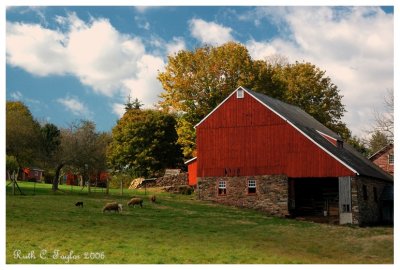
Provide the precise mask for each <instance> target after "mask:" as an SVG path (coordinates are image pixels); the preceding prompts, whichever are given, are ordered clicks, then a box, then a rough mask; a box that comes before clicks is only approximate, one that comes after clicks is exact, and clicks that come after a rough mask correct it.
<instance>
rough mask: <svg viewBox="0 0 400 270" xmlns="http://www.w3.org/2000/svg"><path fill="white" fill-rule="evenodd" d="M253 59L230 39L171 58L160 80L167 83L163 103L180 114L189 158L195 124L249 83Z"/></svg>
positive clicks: (179, 127)
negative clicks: (217, 44)
mask: <svg viewBox="0 0 400 270" xmlns="http://www.w3.org/2000/svg"><path fill="white" fill-rule="evenodd" d="M251 69H252V60H251V57H250V55H249V53H248V51H247V49H246V48H245V47H244V46H243V45H240V44H237V43H233V42H229V43H226V44H224V45H222V46H220V47H210V46H205V47H201V48H198V49H196V50H194V51H193V52H192V51H184V50H182V51H180V52H179V53H177V54H176V55H174V56H169V57H168V64H167V66H166V68H165V71H164V72H162V73H160V74H159V76H158V79H159V80H160V82H161V83H162V85H163V88H164V90H165V91H164V92H163V93H162V94H161V97H162V99H163V101H162V102H161V103H160V106H161V107H162V108H164V109H165V110H172V111H175V112H177V113H178V115H179V116H180V117H178V124H177V132H178V134H179V138H178V143H179V144H181V145H182V146H183V153H184V155H185V157H190V156H192V155H193V151H194V149H195V147H194V146H195V140H196V139H195V132H194V129H193V126H194V125H195V124H196V123H198V122H199V121H200V120H201V119H202V118H203V117H205V116H206V115H207V114H208V113H209V112H210V111H211V110H212V109H214V108H215V107H216V106H217V105H218V104H219V103H220V102H221V101H222V100H224V99H225V98H226V96H227V95H228V94H229V93H230V92H232V90H233V89H235V88H236V87H237V86H238V85H243V86H248V85H249V83H250V82H251V78H252V70H251Z"/></svg>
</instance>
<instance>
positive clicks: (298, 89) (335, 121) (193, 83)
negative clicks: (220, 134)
mask: <svg viewBox="0 0 400 270" xmlns="http://www.w3.org/2000/svg"><path fill="white" fill-rule="evenodd" d="M268 61H271V62H268ZM158 79H159V80H160V82H161V83H162V86H163V88H164V90H165V91H164V92H163V93H162V94H161V98H162V101H161V102H160V103H159V105H160V106H161V107H162V108H163V109H164V110H166V111H175V112H177V113H178V120H177V123H178V124H177V133H178V135H179V138H178V142H179V143H180V144H181V145H182V147H183V153H184V156H185V157H186V158H190V157H192V156H193V153H194V151H195V148H196V137H195V130H194V125H195V124H197V123H198V122H199V121H200V120H201V119H202V118H204V117H205V116H206V115H207V114H208V113H209V112H211V111H212V110H213V109H214V108H215V107H216V106H217V105H218V104H219V103H221V102H222V101H223V100H224V99H225V98H226V97H227V96H228V95H229V94H230V93H231V92H232V90H233V89H236V88H237V87H238V86H244V87H249V88H251V89H252V90H254V91H256V92H260V93H263V94H266V95H268V96H270V97H273V98H277V99H280V100H282V101H284V102H286V103H290V104H293V105H296V106H299V107H300V108H302V109H303V110H305V111H306V112H307V113H309V114H310V115H312V116H313V117H315V118H316V119H317V120H318V121H320V122H321V123H322V124H324V125H326V126H328V127H329V128H331V129H333V130H334V131H336V132H338V133H339V134H340V135H341V136H342V137H343V138H344V139H347V138H350V136H351V133H350V131H349V130H348V129H347V127H346V125H345V124H344V123H343V122H341V120H340V119H341V117H342V116H343V113H344V112H345V109H344V106H343V104H342V103H341V99H342V96H340V95H339V89H338V88H337V86H336V85H334V84H333V83H332V82H331V79H330V78H329V77H327V76H326V75H325V72H324V71H321V70H320V69H319V68H318V67H316V66H315V65H312V64H311V63H299V62H296V63H295V64H289V63H287V61H286V60H285V58H284V57H283V56H279V57H278V56H277V57H274V58H270V59H267V60H265V61H263V60H257V61H254V60H253V59H251V57H250V55H249V53H248V51H247V49H246V47H244V46H243V45H241V44H238V43H233V42H229V43H226V44H224V45H222V46H219V47H210V46H205V47H201V48H197V49H195V50H194V51H193V52H192V51H184V50H183V51H180V52H179V53H178V54H176V55H174V56H169V57H168V63H167V65H166V67H165V71H164V72H161V73H159V76H158Z"/></svg>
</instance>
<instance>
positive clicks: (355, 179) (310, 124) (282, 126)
mask: <svg viewBox="0 0 400 270" xmlns="http://www.w3.org/2000/svg"><path fill="white" fill-rule="evenodd" d="M196 136H197V159H193V160H192V164H196V166H197V175H195V176H193V175H191V173H190V172H189V178H193V177H195V178H197V184H198V186H199V192H200V197H201V198H202V199H205V200H212V201H216V202H220V203H225V204H231V205H236V206H240V207H251V208H256V209H259V210H262V211H265V212H268V213H270V214H273V215H276V216H306V217H314V218H315V217H320V218H322V219H324V218H325V219H329V221H332V222H340V223H356V224H369V223H377V222H380V221H381V211H382V209H381V202H380V195H381V194H382V193H383V190H384V189H385V187H386V188H392V187H393V178H392V177H391V176H390V175H388V174H386V173H385V172H383V171H382V170H380V169H379V168H378V167H377V166H375V165H374V164H373V163H372V162H370V161H369V160H368V159H366V158H364V157H363V156H362V155H360V154H359V153H358V152H357V151H356V150H354V149H353V148H352V147H351V146H349V145H348V144H346V143H344V142H343V141H342V139H341V138H340V136H338V135H337V134H336V133H334V132H333V131H331V130H330V129H328V128H327V127H325V126H324V125H322V124H321V123H319V122H318V121H317V120H315V119H314V118H313V117H311V116H310V115H309V114H307V113H306V112H304V111H303V110H301V109H300V108H298V107H296V106H293V105H289V104H286V103H284V102H281V101H279V100H276V99H273V98H270V97H268V96H265V95H263V94H259V93H256V92H254V91H251V90H248V89H245V88H243V87H239V88H237V89H236V90H235V91H234V92H232V94H231V95H229V96H228V97H227V98H226V99H225V100H224V101H223V102H222V103H221V104H219V105H218V106H217V107H216V108H215V109H214V110H213V111H212V112H211V113H209V114H208V115H207V116H206V117H205V118H204V119H203V120H202V121H200V122H199V123H198V124H197V125H196ZM189 165H190V164H189Z"/></svg>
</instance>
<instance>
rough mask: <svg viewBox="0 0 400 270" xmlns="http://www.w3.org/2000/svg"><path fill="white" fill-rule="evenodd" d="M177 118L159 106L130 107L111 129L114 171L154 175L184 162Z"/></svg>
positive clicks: (136, 174) (145, 175) (135, 174)
mask: <svg viewBox="0 0 400 270" xmlns="http://www.w3.org/2000/svg"><path fill="white" fill-rule="evenodd" d="M175 125H176V121H175V118H174V117H173V116H172V115H170V114H166V113H163V112H161V111H156V110H128V111H126V112H125V114H124V115H123V116H122V118H121V119H120V120H119V121H118V123H117V125H116V126H115V127H114V128H113V130H112V142H111V143H110V145H109V147H108V150H107V158H108V163H109V165H110V167H111V168H113V169H114V171H120V172H121V171H128V170H129V171H131V172H132V174H133V175H134V176H144V177H148V176H153V175H156V174H157V173H158V172H160V171H161V170H162V169H165V168H167V167H175V166H177V165H178V164H180V163H181V152H180V147H179V146H178V144H177V142H176V141H177V134H176V130H175Z"/></svg>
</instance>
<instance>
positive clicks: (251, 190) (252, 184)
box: [247, 179, 257, 194]
mask: <svg viewBox="0 0 400 270" xmlns="http://www.w3.org/2000/svg"><path fill="white" fill-rule="evenodd" d="M256 192H257V188H256V180H254V179H250V180H249V181H248V183H247V193H248V194H255V193H256Z"/></svg>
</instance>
